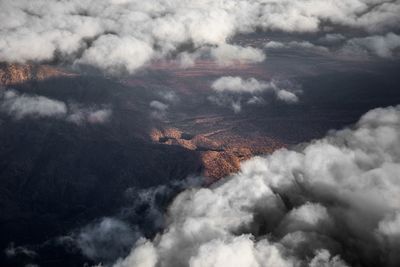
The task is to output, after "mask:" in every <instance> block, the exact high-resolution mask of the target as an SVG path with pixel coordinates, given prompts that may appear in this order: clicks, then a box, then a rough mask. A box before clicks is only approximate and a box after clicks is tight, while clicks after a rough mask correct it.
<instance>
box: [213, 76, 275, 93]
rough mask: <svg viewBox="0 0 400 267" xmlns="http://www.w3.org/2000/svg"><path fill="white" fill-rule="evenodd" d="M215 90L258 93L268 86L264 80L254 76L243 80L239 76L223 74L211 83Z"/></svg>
mask: <svg viewBox="0 0 400 267" xmlns="http://www.w3.org/2000/svg"><path fill="white" fill-rule="evenodd" d="M211 88H212V89H214V90H215V91H216V92H232V93H250V94H252V93H259V92H262V91H264V90H266V89H268V88H269V85H268V84H267V83H264V82H259V81H258V80H256V79H255V78H249V79H247V80H243V79H242V78H241V77H232V76H225V77H221V78H219V79H217V80H216V81H214V82H213V83H212V85H211Z"/></svg>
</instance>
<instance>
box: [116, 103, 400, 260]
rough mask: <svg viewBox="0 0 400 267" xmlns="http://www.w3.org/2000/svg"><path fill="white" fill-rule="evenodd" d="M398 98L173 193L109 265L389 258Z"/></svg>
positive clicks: (395, 251) (395, 217) (395, 206)
mask: <svg viewBox="0 0 400 267" xmlns="http://www.w3.org/2000/svg"><path fill="white" fill-rule="evenodd" d="M399 173H400V106H397V107H388V108H385V109H382V108H381V109H375V110H372V111H370V112H368V113H367V114H365V115H364V116H363V117H362V118H361V119H360V121H359V122H358V123H357V124H356V125H355V126H354V127H353V128H352V129H344V130H341V131H337V132H332V133H331V134H330V135H328V136H327V137H325V138H323V139H321V140H316V141H314V142H312V143H310V144H308V145H304V146H303V147H302V148H299V149H298V150H297V151H296V150H286V149H283V150H280V151H277V152H275V153H274V154H272V155H270V156H266V157H255V158H253V159H251V160H249V161H248V162H246V163H244V164H243V166H242V169H241V171H240V172H239V173H238V174H235V175H233V176H232V177H229V178H227V179H225V180H224V181H222V182H220V183H218V184H216V185H214V186H212V187H211V188H201V189H189V190H186V191H184V192H183V193H181V194H180V195H178V196H177V197H176V199H175V200H174V201H173V203H172V205H171V206H170V208H169V211H168V215H167V227H166V228H165V231H164V232H162V233H160V234H159V235H158V236H157V237H156V238H155V239H154V240H152V241H149V240H145V239H140V240H139V241H138V242H137V245H136V246H135V248H134V249H133V250H132V252H131V254H130V255H129V256H128V257H126V258H125V259H120V260H119V261H117V262H116V263H115V265H114V266H115V267H135V266H140V267H154V266H164V267H169V266H174V267H180V266H194V267H198V266H214V267H225V266H231V267H235V266H238V267H239V266H240V267H244V266H249V267H261V266H305V265H308V266H313V267H314V266H335V267H339V266H350V265H355V266H398V264H399V263H400V257H399V256H398V255H399V246H398V245H399V244H400V238H399V237H400V234H399V233H400V197H399V196H400V181H399Z"/></svg>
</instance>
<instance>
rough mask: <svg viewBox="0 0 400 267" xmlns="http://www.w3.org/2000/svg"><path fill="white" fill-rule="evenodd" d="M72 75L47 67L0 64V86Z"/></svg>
mask: <svg viewBox="0 0 400 267" xmlns="http://www.w3.org/2000/svg"><path fill="white" fill-rule="evenodd" d="M61 76H63V77H65V76H70V77H71V76H74V74H72V73H70V72H67V71H64V70H61V69H60V68H56V67H52V66H49V65H37V64H17V63H15V64H10V63H0V85H3V86H11V85H16V84H21V83H25V82H29V81H43V80H46V79H49V78H54V77H61Z"/></svg>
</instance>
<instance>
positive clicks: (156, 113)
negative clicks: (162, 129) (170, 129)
mask: <svg viewBox="0 0 400 267" xmlns="http://www.w3.org/2000/svg"><path fill="white" fill-rule="evenodd" d="M149 105H150V107H151V108H152V109H153V111H152V113H151V115H152V116H153V117H154V118H157V119H160V120H162V119H164V118H165V116H166V115H167V110H168V108H169V105H167V104H164V103H163V102H160V101H157V100H153V101H151V102H150V104H149Z"/></svg>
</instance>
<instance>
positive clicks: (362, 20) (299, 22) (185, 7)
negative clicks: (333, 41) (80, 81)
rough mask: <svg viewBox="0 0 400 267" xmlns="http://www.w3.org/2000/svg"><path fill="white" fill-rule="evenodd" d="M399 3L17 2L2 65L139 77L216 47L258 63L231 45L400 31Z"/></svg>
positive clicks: (11, 5) (0, 12)
mask: <svg viewBox="0 0 400 267" xmlns="http://www.w3.org/2000/svg"><path fill="white" fill-rule="evenodd" d="M399 13H400V4H399V1H383V0H337V1H325V0H309V1H298V0H254V1H253V0H226V1H213V0H200V1H199V0H183V1H180V0H179V1H178V0H177V1H169V0H147V1H145V2H143V1H139V0H97V1H91V0H67V1H46V0H36V1H30V0H14V1H11V0H10V1H8V0H5V1H1V2H0V25H1V26H0V61H7V62H27V61H53V60H61V61H64V60H66V61H68V62H72V63H76V64H89V65H92V66H94V67H97V68H100V69H103V70H107V71H109V72H117V71H120V70H124V71H127V72H130V73H132V72H134V71H136V70H137V69H138V68H141V67H142V66H144V65H145V64H146V63H148V62H149V61H151V60H154V59H157V58H163V57H167V56H171V54H173V53H176V52H178V53H179V52H181V51H182V50H184V47H190V49H191V50H192V49H193V48H194V49H195V50H196V49H200V48H204V47H214V48H216V50H215V51H214V50H212V51H211V52H210V54H211V55H212V56H213V57H215V58H216V59H217V60H219V61H220V60H228V61H231V60H232V56H233V54H232V53H236V52H235V51H238V52H239V53H238V55H239V60H240V59H244V60H251V61H256V62H257V61H260V59H259V57H261V59H263V55H260V53H259V51H254V50H250V49H249V48H247V49H245V48H234V47H231V46H227V40H229V38H230V37H232V36H233V35H235V34H237V33H249V32H253V31H255V30H256V29H262V30H278V31H287V32H316V31H320V30H324V27H323V25H330V26H331V25H340V26H346V27H352V28H357V29H361V30H366V31H369V32H380V31H385V30H387V29H393V28H396V27H398V26H397V25H398V23H399V21H400V18H399V16H398V14H399Z"/></svg>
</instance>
